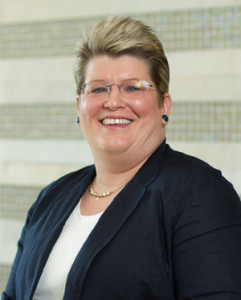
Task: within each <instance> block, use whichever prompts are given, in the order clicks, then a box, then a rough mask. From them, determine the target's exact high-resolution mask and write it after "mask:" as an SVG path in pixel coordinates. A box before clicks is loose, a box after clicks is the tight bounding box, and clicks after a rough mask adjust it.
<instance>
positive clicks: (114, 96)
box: [104, 84, 124, 110]
mask: <svg viewBox="0 0 241 300" xmlns="http://www.w3.org/2000/svg"><path fill="white" fill-rule="evenodd" d="M104 107H105V108H109V109H110V110H117V109H118V108H120V107H124V102H123V97H122V95H121V90H120V86H119V85H118V84H112V85H111V86H110V91H109V94H108V98H107V99H106V101H105V103H104Z"/></svg>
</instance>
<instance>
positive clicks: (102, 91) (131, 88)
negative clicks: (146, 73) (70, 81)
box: [79, 79, 154, 100]
mask: <svg viewBox="0 0 241 300" xmlns="http://www.w3.org/2000/svg"><path fill="white" fill-rule="evenodd" d="M113 86H116V87H118V89H119V93H121V94H122V96H123V97H124V98H127V99H137V98H139V99H141V98H144V97H145V95H146V93H148V91H149V89H150V88H152V87H154V86H153V85H152V84H149V83H148V82H147V81H145V80H136V79H131V80H129V79H128V80H124V81H123V83H121V84H119V83H111V84H106V82H103V81H99V80H97V81H92V82H89V83H86V84H84V85H83V87H81V88H80V89H79V91H80V93H81V94H83V95H84V96H85V97H88V98H93V99H100V100H101V99H108V97H109V95H110V93H111V90H112V87H113Z"/></svg>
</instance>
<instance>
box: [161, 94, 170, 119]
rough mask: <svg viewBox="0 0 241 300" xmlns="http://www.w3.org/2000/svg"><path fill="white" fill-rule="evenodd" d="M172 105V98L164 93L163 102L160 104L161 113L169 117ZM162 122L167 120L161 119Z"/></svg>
mask: <svg viewBox="0 0 241 300" xmlns="http://www.w3.org/2000/svg"><path fill="white" fill-rule="evenodd" d="M171 107H172V98H171V95H170V94H169V93H164V96H163V104H162V115H167V116H168V117H169V115H170V112H171ZM162 122H163V124H166V123H167V122H166V121H164V120H162Z"/></svg>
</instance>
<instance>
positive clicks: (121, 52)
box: [2, 17, 241, 300]
mask: <svg viewBox="0 0 241 300" xmlns="http://www.w3.org/2000/svg"><path fill="white" fill-rule="evenodd" d="M75 75H76V83H77V94H78V96H77V114H78V117H77V122H78V124H79V125H80V126H81V128H82V130H83V132H84V134H85V137H86V139H87V141H88V143H89V145H90V148H91V151H92V153H93V157H94V162H95V164H94V165H93V166H88V167H86V168H84V169H81V170H79V171H77V172H74V173H71V174H67V175H66V176H64V177H62V178H60V179H58V180H57V181H55V182H53V183H51V184H50V185H49V186H47V187H46V188H45V189H43V191H42V192H41V193H40V195H39V197H38V199H37V201H36V202H35V203H34V205H33V206H32V207H31V209H30V211H29V213H28V217H27V221H26V224H25V226H24V228H23V231H22V235H21V238H20V240H19V243H18V252H17V255H16V258H15V262H14V265H13V267H12V271H11V274H10V278H9V282H8V284H7V287H6V291H5V292H4V293H3V295H2V299H18V300H21V299H62V298H63V299H71V300H72V299H83V300H87V299H88V300H93V299H94V300H98V299H101V300H102V299H111V300H112V299H115V300H116V299H128V300H130V299H131V300H135V299H138V300H140V299H161V300H172V299H219V300H220V299H221V300H222V299H241V206H240V201H239V197H238V195H237V194H236V192H235V191H234V189H233V187H232V185H231V184H230V183H229V182H228V181H226V180H225V179H224V178H223V177H222V175H221V173H220V171H218V170H216V169H214V168H212V167H211V166H209V165H208V164H206V163H205V162H203V161H200V160H198V159H197V158H194V157H191V156H188V155H185V154H183V153H179V152H176V151H174V150H172V149H171V148H170V147H169V146H168V145H167V144H166V142H165V125H166V124H167V122H168V116H169V114H170V109H171V97H170V94H169V93H168V82H169V68H168V62H167V59H166V57H165V54H164V52H163V48H162V45H161V43H160V41H159V40H158V39H157V37H156V36H155V34H154V33H153V32H152V31H151V29H150V28H149V27H148V26H146V25H144V24H143V23H141V22H139V21H136V20H133V19H130V18H121V17H114V18H111V19H106V20H103V21H101V22H100V23H99V24H98V25H97V26H96V27H95V28H94V29H93V31H92V32H91V33H90V35H89V37H88V39H87V40H86V41H84V42H83V43H81V44H80V46H79V48H78V57H77V62H76V72H75Z"/></svg>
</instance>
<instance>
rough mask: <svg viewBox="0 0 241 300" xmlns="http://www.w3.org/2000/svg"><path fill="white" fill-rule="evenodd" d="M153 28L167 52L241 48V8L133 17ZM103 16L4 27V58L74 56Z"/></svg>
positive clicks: (0, 41)
mask: <svg viewBox="0 0 241 300" xmlns="http://www.w3.org/2000/svg"><path fill="white" fill-rule="evenodd" d="M131 16H133V17H135V18H137V19H140V20H143V21H144V22H146V23H147V24H148V25H150V26H152V27H153V28H154V29H155V30H156V32H157V34H158V36H159V37H160V39H161V41H162V42H163V44H164V46H165V50H166V51H188V50H201V49H230V48H240V47H241V39H240V36H241V6H230V7H216V8H207V9H203V8H202V9H189V10H176V11H161V12H153V13H144V14H136V15H133V14H132V15H131ZM99 20H100V17H90V18H79V19H69V20H66V19H63V20H52V21H45V22H32V23H14V24H3V25H1V26H0V58H12V57H39V56H59V55H73V54H74V52H75V46H76V43H77V42H78V41H80V40H81V39H82V38H83V34H84V33H85V31H88V30H89V29H90V28H91V27H92V26H93V24H95V23H96V22H97V21H99Z"/></svg>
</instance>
